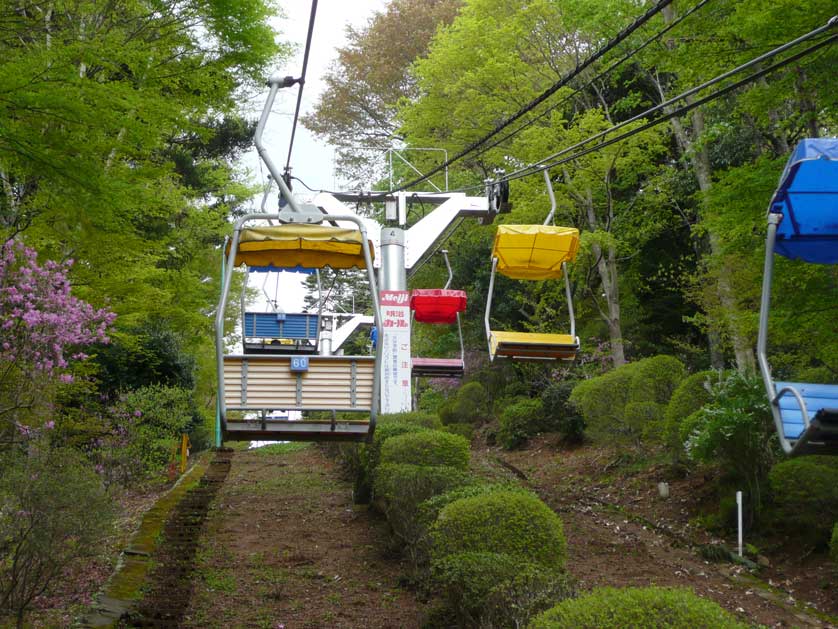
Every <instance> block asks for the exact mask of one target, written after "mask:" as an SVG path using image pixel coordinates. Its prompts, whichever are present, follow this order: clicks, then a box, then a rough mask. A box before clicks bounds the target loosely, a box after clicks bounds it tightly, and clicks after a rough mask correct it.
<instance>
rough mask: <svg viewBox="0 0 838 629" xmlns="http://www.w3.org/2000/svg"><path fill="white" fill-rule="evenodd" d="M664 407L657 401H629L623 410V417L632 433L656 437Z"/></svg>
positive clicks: (645, 436)
mask: <svg viewBox="0 0 838 629" xmlns="http://www.w3.org/2000/svg"><path fill="white" fill-rule="evenodd" d="M663 412H664V408H663V406H661V405H660V404H658V403H657V402H629V403H628V404H626V408H625V410H624V411H623V419H624V421H625V423H626V425H627V426H628V427H629V428H630V430H631V432H632V434H634V435H640V436H642V437H644V438H652V439H656V438H657V436H658V434H659V432H660V423H661V421H662V418H663Z"/></svg>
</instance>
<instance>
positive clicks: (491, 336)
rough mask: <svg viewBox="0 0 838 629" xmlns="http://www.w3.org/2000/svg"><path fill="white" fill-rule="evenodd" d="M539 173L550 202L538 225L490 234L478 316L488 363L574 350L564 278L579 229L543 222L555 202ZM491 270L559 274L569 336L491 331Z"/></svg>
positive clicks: (520, 275) (560, 355)
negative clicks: (489, 255) (486, 292)
mask: <svg viewBox="0 0 838 629" xmlns="http://www.w3.org/2000/svg"><path fill="white" fill-rule="evenodd" d="M544 172H545V180H547V190H548V192H549V194H550V201H551V210H550V213H549V214H548V216H547V219H546V220H545V221H544V224H542V225H499V226H498V230H497V232H496V234H495V240H494V243H493V245H492V274H491V276H490V278H489V295H488V297H487V300H486V315H485V320H484V323H485V327H486V339H487V341H488V344H489V358H490V359H491V360H492V361H494V360H495V358H498V357H501V358H511V359H516V360H565V361H572V360H574V359H575V358H576V354H577V352H578V351H579V337H577V336H576V321H575V318H574V314H573V299H572V295H571V290H570V279H569V278H568V276H567V263H568V262H573V260H575V259H576V253H577V251H578V250H579V230H578V229H576V228H575V227H559V226H556V225H550V224H548V223H550V222H552V220H553V215H554V213H555V209H556V203H555V197H554V196H553V189H552V187H551V185H550V180H549V177H548V176H547V171H544ZM496 272H497V273H501V274H502V275H505V276H506V277H509V278H511V279H519V280H551V279H559V278H561V277H562V275H564V278H565V293H566V295H567V304H568V312H569V315H570V332H569V334H552V333H543V332H513V331H505V330H492V328H491V323H490V315H491V311H492V296H493V293H494V288H495V273H496Z"/></svg>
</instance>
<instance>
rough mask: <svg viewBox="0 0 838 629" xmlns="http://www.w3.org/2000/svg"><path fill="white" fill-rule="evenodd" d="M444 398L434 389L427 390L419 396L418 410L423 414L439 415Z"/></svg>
mask: <svg viewBox="0 0 838 629" xmlns="http://www.w3.org/2000/svg"><path fill="white" fill-rule="evenodd" d="M445 400H446V397H445V395H443V394H442V393H441V392H439V391H437V390H436V389H432V388H427V389H425V390H424V391H422V393H420V394H419V410H420V411H423V412H425V413H439V410H440V408H442V405H443V404H445Z"/></svg>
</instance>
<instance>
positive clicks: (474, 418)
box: [439, 382, 489, 424]
mask: <svg viewBox="0 0 838 629" xmlns="http://www.w3.org/2000/svg"><path fill="white" fill-rule="evenodd" d="M488 399H489V397H488V395H487V394H486V389H484V388H483V385H482V384H480V383H479V382H468V383H466V384H464V385H463V386H461V387H460V388H459V389H458V390H457V394H456V395H455V396H454V397H453V398H452V399H450V400H448V401H447V402H446V403H444V404H443V405H442V406H441V407H440V409H439V416H440V418H441V419H442V423H443V424H455V423H460V422H466V423H471V424H474V423H480V422H481V421H483V419H485V418H486V416H487V415H488V413H489V407H488Z"/></svg>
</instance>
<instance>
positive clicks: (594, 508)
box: [479, 444, 836, 628]
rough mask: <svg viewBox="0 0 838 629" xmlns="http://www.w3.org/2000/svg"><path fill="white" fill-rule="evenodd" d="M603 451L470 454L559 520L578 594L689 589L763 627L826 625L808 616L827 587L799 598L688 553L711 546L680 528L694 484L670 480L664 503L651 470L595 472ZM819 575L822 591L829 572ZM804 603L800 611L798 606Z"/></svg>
mask: <svg viewBox="0 0 838 629" xmlns="http://www.w3.org/2000/svg"><path fill="white" fill-rule="evenodd" d="M609 454H610V453H608V452H592V451H591V450H589V449H584V448H583V449H579V450H576V451H570V452H562V453H560V454H559V453H557V452H556V451H555V450H554V449H553V448H551V447H540V446H539V445H538V444H536V445H534V446H533V447H531V448H530V449H528V450H524V451H519V452H511V453H500V452H498V451H492V450H487V451H484V452H482V453H480V455H479V456H482V457H484V458H486V459H488V460H492V459H494V460H496V461H497V463H499V464H500V465H502V466H511V467H513V468H514V469H516V470H518V471H520V472H522V473H523V475H524V476H526V478H527V481H528V483H529V484H530V486H531V488H532V489H534V490H535V491H537V492H538V493H539V495H540V496H541V497H542V499H544V500H545V502H547V504H549V505H550V506H551V507H552V508H553V509H554V510H555V511H556V512H558V513H559V515H561V517H562V519H563V521H564V524H565V534H566V536H567V540H568V555H569V556H568V567H569V570H570V572H571V573H572V574H573V575H574V576H575V577H576V578H577V579H578V580H579V584H580V587H581V589H583V590H588V589H590V588H593V587H599V586H614V587H624V586H648V585H660V586H682V587H690V588H692V589H693V590H694V591H695V592H696V593H698V594H700V595H701V596H704V597H706V598H709V599H712V600H714V601H716V602H717V603H719V604H720V605H722V606H723V607H725V608H726V609H728V610H729V611H731V612H734V613H737V614H738V615H739V617H740V618H742V619H743V620H745V621H747V622H751V623H759V624H762V625H764V626H767V627H825V628H826V627H830V628H832V627H835V625H834V624H832V623H831V622H830V621H829V620H827V619H825V618H824V617H823V616H819V615H818V613H817V611H818V610H821V611H826V612H830V611H832V608H833V606H834V605H835V600H834V598H833V597H835V595H836V594H835V591H834V590H832V591H829V589H828V588H827V589H826V590H825V591H816V590H815V589H814V588H813V589H812V590H811V591H810V592H809V594H810V596H809V597H808V598H804V594H803V593H802V592H800V591H798V590H796V589H794V588H790V587H786V588H782V587H779V586H780V585H782V584H781V583H777V582H774V581H771V585H773V586H776V587H771V585H769V577H768V575H766V574H762V575H761V579H755V578H753V577H752V576H751V575H750V574H749V573H748V571H747V570H746V569H744V568H742V567H741V566H738V565H735V564H731V563H713V562H709V561H706V560H705V559H703V558H702V557H701V556H700V555H699V554H698V553H697V552H696V546H695V544H696V543H699V544H700V543H707V542H709V541H712V540H711V539H709V536H707V535H706V534H702V533H701V532H700V531H699V530H697V529H696V528H695V527H692V526H691V525H690V524H689V518H690V516H691V515H692V513H691V512H690V511H691V507H695V506H697V504H699V502H700V500H701V496H700V495H697V494H699V493H700V492H701V491H702V489H701V487H700V486H697V485H696V483H695V481H694V480H693V481H689V480H685V481H683V482H681V483H678V482H675V483H672V484H671V489H672V494H671V497H670V498H669V499H668V500H667V501H663V500H661V499H660V497H659V496H658V494H657V487H656V482H657V481H656V479H655V477H654V476H655V474H654V473H651V474H648V473H647V474H644V473H639V474H637V475H634V476H633V475H631V474H628V475H626V476H622V475H616V474H615V475H612V476H609V475H608V472H607V471H605V472H604V471H603V469H604V468H605V467H607V466H608V462H609ZM611 456H613V455H611ZM661 480H662V479H661ZM823 570H824V573H823V578H824V579H826V581H825V583H826V584H827V586H829V583H830V580H831V581H832V582H834V574H835V571H834V569H832V568H823ZM764 572H765V571H764ZM768 572H769V573H770V571H768ZM775 578H778V577H776V576H775ZM789 584H791V581H786V585H789ZM807 600H808V601H809V603H810V605H809V606H808V607H807V606H806V604H805V603H803V604H802V605H801V602H802V601H807ZM795 603H797V604H798V606H797V607H795ZM801 607H802V609H801ZM833 613H834V612H833Z"/></svg>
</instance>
